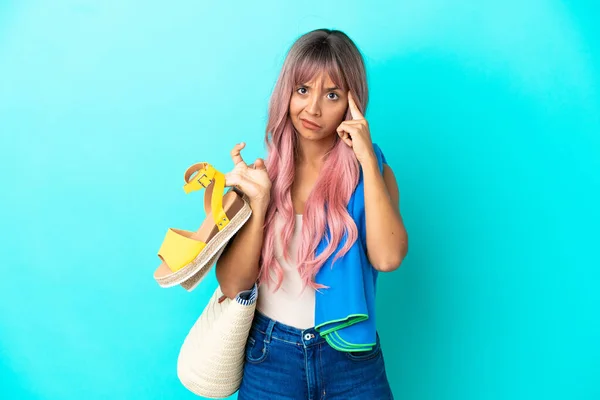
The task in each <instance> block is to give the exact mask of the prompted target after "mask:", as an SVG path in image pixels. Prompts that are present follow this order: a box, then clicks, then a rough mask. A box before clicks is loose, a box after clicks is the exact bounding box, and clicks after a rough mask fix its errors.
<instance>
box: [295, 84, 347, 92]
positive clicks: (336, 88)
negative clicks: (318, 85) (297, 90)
mask: <svg viewBox="0 0 600 400" xmlns="http://www.w3.org/2000/svg"><path fill="white" fill-rule="evenodd" d="M302 86H304V87H307V88H309V89H312V88H311V87H310V86H309V85H307V84H306V83H304V84H302ZM338 89H339V87H337V86H334V87H330V88H325V90H327V91H331V90H338Z"/></svg>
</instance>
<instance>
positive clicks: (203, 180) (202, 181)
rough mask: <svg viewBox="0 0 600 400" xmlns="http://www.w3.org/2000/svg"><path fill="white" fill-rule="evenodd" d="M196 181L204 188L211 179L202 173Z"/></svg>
mask: <svg viewBox="0 0 600 400" xmlns="http://www.w3.org/2000/svg"><path fill="white" fill-rule="evenodd" d="M197 181H198V183H199V184H201V185H202V187H203V188H204V189H206V188H207V187H208V185H210V183H211V182H212V179H209V178H208V177H207V176H206V174H202V175H200V176H199V177H198V179H197Z"/></svg>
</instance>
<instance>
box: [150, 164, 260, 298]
mask: <svg viewBox="0 0 600 400" xmlns="http://www.w3.org/2000/svg"><path fill="white" fill-rule="evenodd" d="M184 180H185V185H184V186H183V190H184V191H185V193H191V192H193V191H196V190H201V189H206V191H205V192H204V211H205V212H206V218H205V220H204V221H203V222H202V224H201V225H200V227H199V228H198V230H197V231H196V232H192V231H187V230H183V229H176V228H169V229H168V230H167V233H166V235H165V238H164V240H163V242H162V245H161V246H160V249H159V251H158V257H159V258H160V259H161V260H162V263H161V264H160V266H159V267H158V268H157V269H156V271H155V272H154V279H155V280H156V282H158V284H159V285H160V286H162V287H164V288H167V287H172V286H175V285H181V286H182V287H184V288H185V289H186V290H188V291H191V290H193V289H194V288H195V287H196V286H197V285H198V283H199V282H200V281H201V280H202V278H203V277H204V276H205V275H206V273H207V272H208V271H209V270H210V268H211V267H212V265H213V264H214V263H215V262H216V261H217V259H218V258H219V256H220V255H221V253H222V252H223V250H224V249H225V246H226V245H227V243H228V242H229V240H231V238H232V237H233V236H234V235H235V234H236V233H237V232H238V231H239V230H240V228H241V227H242V226H244V224H245V223H246V221H248V219H249V218H250V216H251V215H252V210H251V208H250V204H249V201H248V198H247V197H246V196H245V195H244V194H243V193H241V192H238V191H237V190H235V189H233V188H231V189H230V190H229V191H228V192H227V193H225V194H223V191H224V190H225V175H223V174H222V173H221V172H219V171H217V170H216V169H215V168H214V167H213V166H212V165H210V164H209V163H206V162H202V163H197V164H194V165H192V166H191V167H189V168H188V169H187V170H186V171H185V176H184Z"/></svg>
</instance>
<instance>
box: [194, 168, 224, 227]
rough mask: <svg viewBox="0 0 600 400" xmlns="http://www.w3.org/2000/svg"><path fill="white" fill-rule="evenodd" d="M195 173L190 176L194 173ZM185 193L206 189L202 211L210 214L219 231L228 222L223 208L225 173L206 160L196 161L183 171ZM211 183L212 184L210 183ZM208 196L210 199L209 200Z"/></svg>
mask: <svg viewBox="0 0 600 400" xmlns="http://www.w3.org/2000/svg"><path fill="white" fill-rule="evenodd" d="M196 172H197V174H196V175H195V176H194V177H193V178H192V175H193V174H194V173H196ZM184 179H185V182H186V183H185V185H183V190H184V191H185V192H186V193H190V192H193V191H195V190H200V189H203V188H204V189H206V192H205V195H204V211H205V213H206V215H207V216H208V215H209V214H212V217H213V221H214V223H215V225H216V226H217V228H218V229H219V231H221V230H223V229H224V228H225V227H226V226H227V225H228V224H229V218H228V217H227V214H225V210H224V209H223V192H224V190H225V175H223V173H221V172H219V171H218V170H217V169H216V168H214V167H213V166H212V165H210V164H209V163H207V162H201V163H196V164H194V165H192V166H190V167H189V168H188V169H187V170H186V171H185V176H184ZM211 183H212V184H211ZM209 198H210V201H209Z"/></svg>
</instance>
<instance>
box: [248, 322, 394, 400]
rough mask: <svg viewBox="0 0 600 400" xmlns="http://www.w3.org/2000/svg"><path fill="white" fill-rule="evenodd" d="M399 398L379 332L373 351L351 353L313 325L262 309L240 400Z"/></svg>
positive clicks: (254, 328) (254, 326) (250, 341)
mask: <svg viewBox="0 0 600 400" xmlns="http://www.w3.org/2000/svg"><path fill="white" fill-rule="evenodd" d="M393 398H394V397H393V395H392V392H391V389H390V385H389V383H388V379H387V375H386V372H385V365H384V360H383V353H382V350H381V345H380V342H379V335H377V344H376V345H375V346H374V347H373V349H372V350H370V351H367V352H356V353H346V352H341V351H338V350H335V349H334V348H332V347H331V346H330V345H329V344H328V343H327V342H326V341H325V339H323V338H322V337H321V336H320V335H319V334H318V332H317V331H315V330H314V329H313V328H309V329H297V328H294V327H292V326H289V325H285V324H282V323H280V322H277V321H274V320H272V319H270V318H268V317H267V316H265V315H264V314H262V313H260V311H258V310H257V311H256V313H255V315H254V321H253V323H252V328H251V330H250V335H249V337H248V342H247V343H246V362H245V365H244V377H243V380H242V384H241V386H240V390H239V392H238V399H239V400H250V399H251V400H262V399H265V400H266V399H268V400H280V399H298V400H300V399H302V400H325V399H332V400H336V399H339V400H342V399H343V400H388V399H393Z"/></svg>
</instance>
